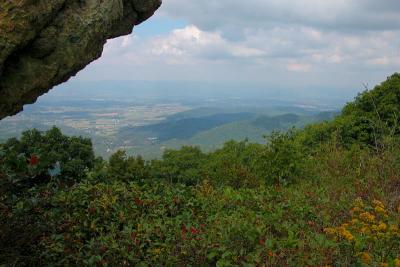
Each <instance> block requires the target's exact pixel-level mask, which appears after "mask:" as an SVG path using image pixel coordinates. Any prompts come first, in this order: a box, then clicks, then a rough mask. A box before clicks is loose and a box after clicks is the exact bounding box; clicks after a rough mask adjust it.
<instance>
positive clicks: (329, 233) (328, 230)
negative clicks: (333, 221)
mask: <svg viewBox="0 0 400 267" xmlns="http://www.w3.org/2000/svg"><path fill="white" fill-rule="evenodd" d="M324 232H325V233H327V234H328V235H334V234H335V233H336V230H335V228H331V227H328V228H325V229H324Z"/></svg>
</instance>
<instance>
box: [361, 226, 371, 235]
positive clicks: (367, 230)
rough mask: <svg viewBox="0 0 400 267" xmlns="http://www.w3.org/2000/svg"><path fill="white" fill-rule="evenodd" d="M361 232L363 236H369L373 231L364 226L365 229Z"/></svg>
mask: <svg viewBox="0 0 400 267" xmlns="http://www.w3.org/2000/svg"><path fill="white" fill-rule="evenodd" d="M360 232H361V233H362V234H369V233H370V232H371V231H370V229H369V228H368V227H367V226H363V227H361V229H360Z"/></svg>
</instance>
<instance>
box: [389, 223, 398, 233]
mask: <svg viewBox="0 0 400 267" xmlns="http://www.w3.org/2000/svg"><path fill="white" fill-rule="evenodd" d="M389 230H390V231H391V232H398V231H399V227H398V226H397V225H396V224H392V225H390V227H389Z"/></svg>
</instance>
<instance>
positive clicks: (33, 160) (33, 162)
mask: <svg viewBox="0 0 400 267" xmlns="http://www.w3.org/2000/svg"><path fill="white" fill-rule="evenodd" d="M28 163H29V165H31V166H36V165H38V164H39V158H38V156H36V155H34V154H33V155H31V158H30V159H28Z"/></svg>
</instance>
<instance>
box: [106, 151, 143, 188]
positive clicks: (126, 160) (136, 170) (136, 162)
mask: <svg viewBox="0 0 400 267" xmlns="http://www.w3.org/2000/svg"><path fill="white" fill-rule="evenodd" d="M107 175H108V177H109V179H111V180H122V181H126V182H127V181H137V182H140V181H143V180H145V179H147V178H148V177H149V170H148V168H147V166H146V163H145V161H144V160H143V159H142V158H141V157H140V156H139V157H127V155H126V153H125V152H124V151H121V150H119V151H117V152H116V153H114V154H113V155H111V157H110V159H109V163H108V168H107Z"/></svg>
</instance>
